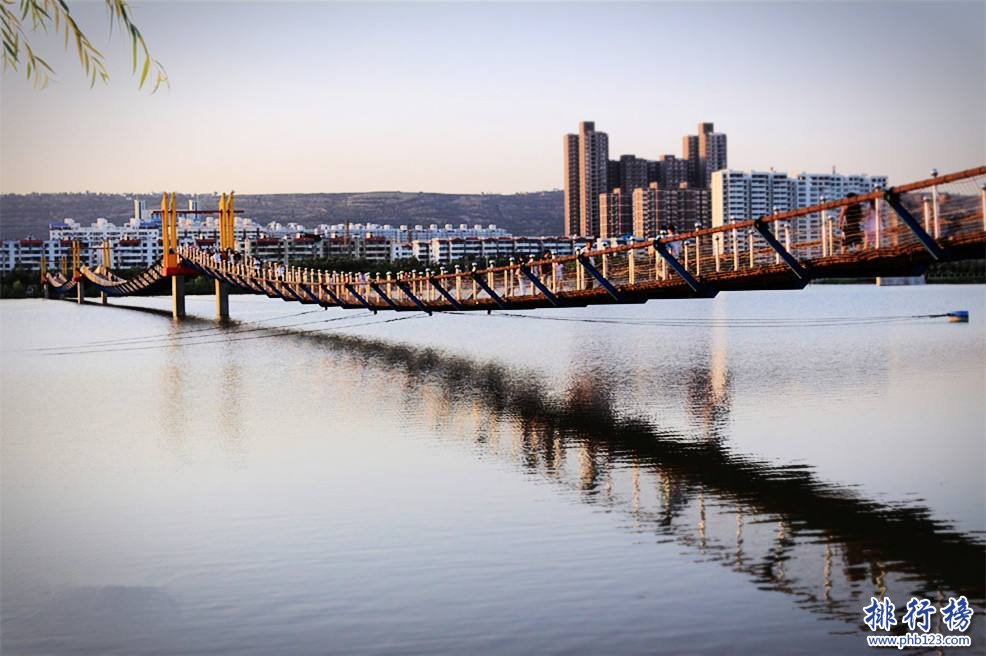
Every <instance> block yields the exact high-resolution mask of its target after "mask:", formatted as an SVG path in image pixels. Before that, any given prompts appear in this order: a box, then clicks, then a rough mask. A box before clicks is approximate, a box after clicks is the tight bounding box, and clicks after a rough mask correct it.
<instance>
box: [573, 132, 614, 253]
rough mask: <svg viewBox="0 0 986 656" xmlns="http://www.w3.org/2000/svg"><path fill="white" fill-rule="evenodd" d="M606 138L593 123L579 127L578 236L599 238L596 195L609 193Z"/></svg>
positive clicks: (607, 137)
mask: <svg viewBox="0 0 986 656" xmlns="http://www.w3.org/2000/svg"><path fill="white" fill-rule="evenodd" d="M608 166H609V136H608V135H607V134H606V133H605V132H596V125H595V123H593V122H592V121H583V122H582V123H580V124H579V235H581V236H583V237H596V236H599V194H603V193H606V192H607V191H609V184H608Z"/></svg>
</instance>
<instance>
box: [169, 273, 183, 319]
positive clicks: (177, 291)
mask: <svg viewBox="0 0 986 656" xmlns="http://www.w3.org/2000/svg"><path fill="white" fill-rule="evenodd" d="M171 318H172V319H184V318H185V276H171Z"/></svg>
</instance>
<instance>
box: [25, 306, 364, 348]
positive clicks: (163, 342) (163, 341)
mask: <svg viewBox="0 0 986 656" xmlns="http://www.w3.org/2000/svg"><path fill="white" fill-rule="evenodd" d="M365 316H366V315H362V314H360V315H348V316H340V317H331V318H329V319H319V320H318V321H300V322H298V323H291V324H287V325H283V326H260V327H257V328H246V329H243V330H238V329H230V330H225V331H222V332H219V333H215V334H208V335H187V336H185V335H182V334H181V333H178V334H176V335H174V336H173V337H167V336H165V337H160V338H155V339H146V340H141V341H140V342H122V343H112V342H111V343H105V344H80V345H78V346H75V345H73V346H48V347H44V348H39V349H34V350H37V351H65V350H66V349H87V350H93V351H95V350H97V349H102V350H105V352H107V353H110V352H112V347H114V346H134V345H137V344H145V343H148V342H150V343H151V344H154V345H155V347H156V348H161V347H164V346H168V345H169V344H173V343H176V342H178V343H186V344H187V343H190V342H188V341H186V340H198V339H210V338H213V337H219V336H220V335H222V336H228V335H242V334H243V333H253V332H258V331H263V330H286V329H288V328H296V327H301V326H311V325H315V324H320V323H331V322H333V321H345V320H349V319H359V318H362V317H365ZM203 330H204V329H203ZM193 343H194V342H193Z"/></svg>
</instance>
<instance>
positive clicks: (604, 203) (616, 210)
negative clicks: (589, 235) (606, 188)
mask: <svg viewBox="0 0 986 656" xmlns="http://www.w3.org/2000/svg"><path fill="white" fill-rule="evenodd" d="M632 211H633V205H632V201H631V199H629V198H627V197H626V195H625V194H624V193H623V192H622V190H621V189H620V188H619V187H616V188H615V189H613V191H611V192H609V193H608V194H599V236H600V237H602V238H604V239H610V238H613V237H621V236H623V235H625V234H628V233H629V232H631V230H632V229H633V216H632Z"/></svg>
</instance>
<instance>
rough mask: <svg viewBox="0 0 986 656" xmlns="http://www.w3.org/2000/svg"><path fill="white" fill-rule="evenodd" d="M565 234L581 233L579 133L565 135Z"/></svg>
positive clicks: (569, 235) (568, 235) (567, 235)
mask: <svg viewBox="0 0 986 656" xmlns="http://www.w3.org/2000/svg"><path fill="white" fill-rule="evenodd" d="M564 164H565V185H564V186H565V191H564V196H563V198H564V212H565V236H566V237H571V236H573V235H578V234H579V221H580V219H579V212H580V210H579V208H580V207H581V205H580V204H579V198H580V196H579V135H577V134H566V135H565V159H564Z"/></svg>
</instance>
